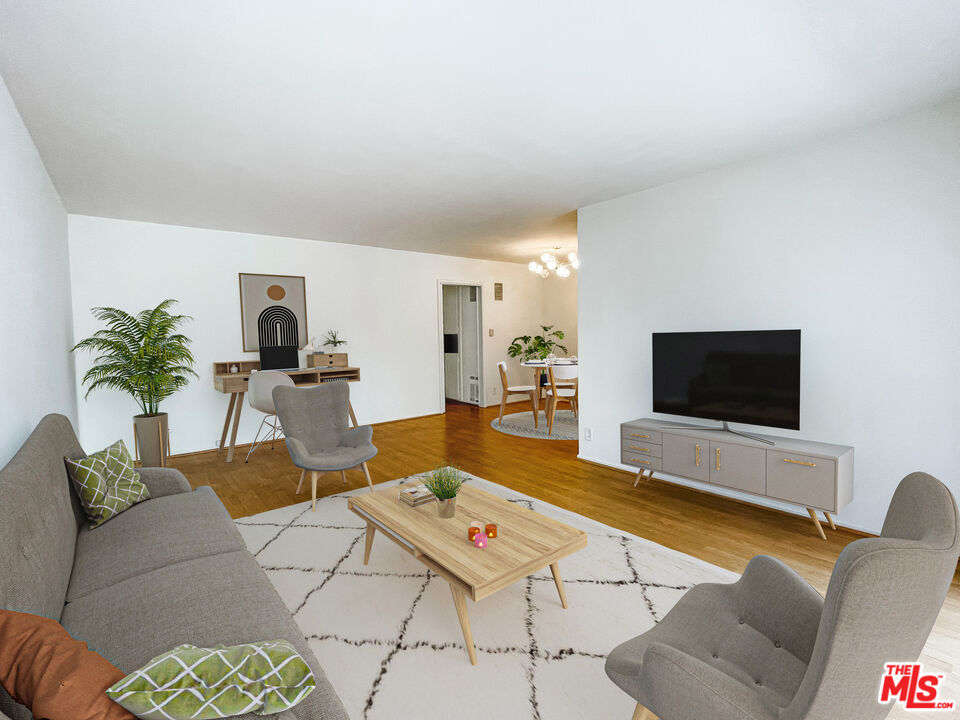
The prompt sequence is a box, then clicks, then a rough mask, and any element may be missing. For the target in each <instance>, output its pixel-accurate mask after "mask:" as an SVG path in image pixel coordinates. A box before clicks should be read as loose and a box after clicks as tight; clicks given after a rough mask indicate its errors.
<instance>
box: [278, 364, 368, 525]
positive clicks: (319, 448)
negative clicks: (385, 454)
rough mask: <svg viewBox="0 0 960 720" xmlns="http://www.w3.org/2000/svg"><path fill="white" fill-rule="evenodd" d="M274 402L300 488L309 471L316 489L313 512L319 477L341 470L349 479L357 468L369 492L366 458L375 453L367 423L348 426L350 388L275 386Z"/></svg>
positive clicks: (339, 385)
mask: <svg viewBox="0 0 960 720" xmlns="http://www.w3.org/2000/svg"><path fill="white" fill-rule="evenodd" d="M273 403H274V406H275V407H276V410H277V417H278V418H279V419H280V424H281V425H282V426H283V433H284V435H286V438H287V451H288V452H289V453H290V459H291V460H293V464H294V465H296V466H297V467H298V468H300V470H301V472H300V484H299V485H297V492H298V493H299V492H300V488H301V487H302V486H303V478H304V476H305V475H306V473H307V471H310V482H311V485H312V486H313V510H314V512H316V509H317V479H318V477H319V476H320V475H321V474H323V473H328V472H337V471H339V472H340V476H341V477H342V478H343V481H344V482H346V481H347V476H346V472H345V471H346V470H349V469H351V468H355V467H357V466H359V467H360V468H361V469H362V470H363V474H364V475H365V476H366V478H367V484H368V485H369V486H370V491H371V492H373V481H372V480H371V479H370V471H369V470H368V469H367V460H369V459H370V458H372V457H373V456H374V455H376V454H377V448H376V447H374V445H373V443H372V442H371V439H372V438H373V428H372V427H370V426H369V425H364V426H362V427H355V428H350V427H348V426H347V417H348V411H349V404H350V389H349V388H348V387H347V384H346V383H345V382H331V383H324V384H322V385H316V386H314V387H309V388H296V387H283V386H280V387H275V388H274V389H273Z"/></svg>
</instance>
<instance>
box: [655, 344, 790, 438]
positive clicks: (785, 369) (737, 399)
mask: <svg viewBox="0 0 960 720" xmlns="http://www.w3.org/2000/svg"><path fill="white" fill-rule="evenodd" d="M653 410H654V412H659V413H669V414H671V415H686V416H688V417H698V418H707V419H710V420H726V421H728V422H738V423H749V424H750V425H767V426H769V427H777V428H788V429H791V430H799V429H800V331H799V330H751V331H736V332H675V333H654V334H653Z"/></svg>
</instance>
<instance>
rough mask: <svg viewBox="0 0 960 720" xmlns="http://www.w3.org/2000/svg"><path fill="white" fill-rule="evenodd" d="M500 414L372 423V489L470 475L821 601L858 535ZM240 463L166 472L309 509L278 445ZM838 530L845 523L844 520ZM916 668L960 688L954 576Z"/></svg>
mask: <svg viewBox="0 0 960 720" xmlns="http://www.w3.org/2000/svg"><path fill="white" fill-rule="evenodd" d="M508 407H509V406H508ZM513 407H514V408H515V410H514V411H515V412H518V411H521V410H522V409H523V404H522V403H514V404H513ZM498 412H499V407H491V408H485V409H481V408H477V407H474V406H471V405H464V404H460V403H451V404H449V405H448V407H447V412H446V414H444V415H431V416H427V417H422V418H414V419H410V420H400V421H396V422H390V423H381V424H378V425H375V426H374V431H373V442H374V444H375V445H376V446H377V447H378V448H379V450H380V452H379V454H378V455H377V456H376V457H375V458H374V459H373V460H371V461H370V463H369V467H370V473H371V475H372V477H373V482H374V483H379V482H385V481H388V480H394V479H396V478H400V477H404V476H407V475H412V474H414V473H418V472H422V471H424V470H429V469H431V468H432V467H434V466H436V465H437V464H440V463H443V462H446V461H451V462H453V463H454V464H456V465H457V466H459V467H460V468H462V469H463V470H466V471H467V472H469V473H472V474H474V475H477V476H479V477H482V478H486V479H487V480H490V481H492V482H495V483H499V484H501V485H505V486H507V487H511V488H513V489H514V490H517V491H519V492H522V493H526V494H528V495H533V496H535V497H538V498H540V499H541V500H545V501H547V502H549V503H553V504H554V505H558V506H560V507H563V508H567V509H569V510H572V511H574V512H577V513H580V514H582V515H586V516H588V517H591V518H593V519H595V520H597V521H599V522H602V523H605V524H607V525H611V526H613V527H615V528H619V529H621V530H625V531H626V532H629V533H633V534H634V535H639V536H641V537H644V538H647V539H649V540H652V541H654V542H656V543H659V544H661V545H664V546H666V547H670V548H673V549H675V550H679V551H680V552H684V553H688V554H690V555H694V556H696V557H699V558H702V559H703V560H706V561H707V562H710V563H713V564H715V565H719V566H720V567H724V568H727V569H728V570H733V571H735V572H742V571H743V569H744V567H745V566H746V564H747V562H748V561H749V560H750V558H752V557H753V556H755V555H760V554H765V555H772V556H773V557H776V558H779V559H780V560H783V561H784V562H785V563H787V564H788V565H790V566H791V567H792V568H794V569H795V570H796V571H797V572H799V573H800V574H801V575H802V576H803V577H804V578H806V579H807V580H808V581H809V582H810V583H811V584H812V585H813V586H814V587H816V588H817V589H818V590H819V591H820V592H821V593H823V592H826V589H827V583H828V581H829V579H830V572H831V571H832V569H833V565H834V563H835V562H836V559H837V556H838V555H839V554H840V551H841V550H843V548H844V547H845V546H846V545H847V544H848V543H850V542H852V541H853V540H856V539H858V538H859V537H861V535H860V534H858V533H854V532H851V531H847V530H843V529H838V530H829V529H828V530H827V540H826V541H824V540H821V539H820V537H819V536H818V535H817V534H816V532H815V530H814V528H813V525H812V523H811V522H810V519H809V518H807V517H805V516H804V517H799V516H793V515H789V514H786V513H781V512H777V511H774V510H769V509H766V508H761V507H757V506H753V505H748V504H745V503H739V502H735V501H731V500H727V499H724V498H720V497H717V496H715V495H711V494H709V493H706V492H698V491H696V490H692V489H689V488H685V487H681V486H679V485H673V484H671V483H668V482H660V481H658V480H653V481H650V482H647V481H643V480H641V481H640V484H639V485H638V486H637V487H636V488H634V487H633V481H634V478H635V476H634V475H633V474H632V473H627V472H623V471H620V470H614V469H612V468H606V467H602V466H598V465H594V464H591V463H587V462H584V461H582V460H578V459H577V457H576V455H577V441H575V440H570V441H565V440H550V441H547V440H539V439H531V438H519V437H513V436H510V435H505V434H503V433H499V432H497V431H495V430H493V429H492V428H490V426H489V423H490V421H491V420H492V419H494V418H496V417H497V414H498ZM508 412H509V409H508ZM244 449H245V448H244ZM244 454H245V453H242V452H240V451H239V448H238V451H237V454H236V455H235V460H234V462H233V463H230V464H227V463H226V462H225V461H224V459H225V456H224V455H218V454H217V453H216V451H211V452H207V453H197V454H193V455H182V456H177V457H175V458H173V459H172V460H173V461H172V465H173V466H174V467H177V468H179V469H180V470H182V471H183V472H184V474H185V475H186V476H187V478H188V479H189V480H190V482H191V484H192V485H194V486H195V487H196V486H200V485H210V486H211V487H212V488H213V489H214V490H215V491H216V493H217V495H218V496H219V497H220V499H221V500H222V501H223V503H224V504H225V505H226V506H227V509H228V510H229V512H230V514H231V515H232V516H233V517H242V516H245V515H253V514H255V513H259V512H263V511H265V510H271V509H273V508H277V507H282V506H284V505H290V504H292V503H296V502H302V501H303V500H307V499H309V491H307V492H306V493H301V494H300V495H297V494H296V492H295V491H296V487H297V481H298V479H299V477H300V471H299V470H298V469H297V468H295V467H294V466H293V464H292V463H291V462H290V458H289V456H288V455H287V452H286V449H285V447H284V446H283V443H282V442H277V447H276V449H275V450H271V449H270V446H269V444H265V445H263V446H261V448H260V449H258V450H257V452H256V453H254V454H253V456H252V457H251V458H250V462H249V463H248V464H244V462H243V456H244ZM347 480H348V484H347V486H344V484H343V482H342V480H341V479H340V475H339V473H330V474H328V475H325V476H323V477H322V478H321V479H320V482H319V484H318V490H317V492H318V496H319V495H329V494H333V493H337V492H341V491H342V490H343V489H344V488H345V487H349V488H359V487H361V486H364V485H366V481H365V479H364V477H363V473H362V472H360V470H355V471H351V472H348V473H347ZM838 522H840V523H841V524H842V523H843V517H842V515H841V516H840V517H839V518H838ZM922 660H923V661H924V662H926V663H927V664H928V665H930V666H931V667H935V668H936V670H937V671H938V672H944V673H945V674H948V675H949V676H950V677H949V678H948V685H949V686H950V688H951V691H952V692H953V694H952V695H947V697H948V698H952V699H956V700H958V701H960V681H958V679H957V676H956V674H954V668H956V669H957V670H958V671H960V578H958V577H955V578H954V582H953V585H952V587H951V590H950V594H949V596H948V598H947V603H946V605H945V607H944V610H943V612H941V614H940V618H939V619H938V622H937V626H936V628H935V630H934V635H933V636H931V640H930V643H928V646H927V648H926V649H925V654H924V657H923V658H922ZM895 716H896V715H895V714H893V715H891V717H895ZM913 716H914V717H922V715H916V714H914V715H913Z"/></svg>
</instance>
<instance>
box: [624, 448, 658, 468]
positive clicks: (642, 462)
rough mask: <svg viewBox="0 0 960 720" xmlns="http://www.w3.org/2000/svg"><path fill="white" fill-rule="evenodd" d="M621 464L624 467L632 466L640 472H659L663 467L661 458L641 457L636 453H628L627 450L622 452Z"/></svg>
mask: <svg viewBox="0 0 960 720" xmlns="http://www.w3.org/2000/svg"><path fill="white" fill-rule="evenodd" d="M620 462H622V463H623V464H624V465H631V466H633V467H635V468H637V469H638V470H640V469H643V470H659V469H660V467H661V465H660V458H658V457H651V456H649V455H639V454H637V453H634V452H627V451H626V450H623V451H621V453H620Z"/></svg>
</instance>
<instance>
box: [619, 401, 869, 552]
mask: <svg viewBox="0 0 960 720" xmlns="http://www.w3.org/2000/svg"><path fill="white" fill-rule="evenodd" d="M756 437H759V438H763V439H764V440H767V441H768V442H770V443H773V444H767V443H765V442H762V441H760V440H752V439H750V438H746V437H742V436H740V435H734V434H732V433H728V432H724V431H723V430H719V429H711V428H709V427H705V428H703V429H699V428H691V427H689V426H687V425H681V424H680V423H672V422H668V421H666V420H654V419H652V418H643V419H641V420H632V421H631V422H626V423H623V424H622V425H620V461H621V462H622V463H623V464H624V465H632V466H633V467H635V468H637V469H638V473H637V479H636V481H635V482H634V483H633V485H634V487H636V485H637V483H638V482H640V480H641V479H642V478H646V479H648V480H649V479H650V478H651V477H653V473H654V472H658V471H659V472H663V473H666V474H667V475H675V476H676V477H682V478H686V479H687V480H697V481H699V482H705V483H709V484H711V485H717V486H720V487H726V488H730V489H733V490H739V491H740V492H746V493H751V494H753V495H760V496H762V497H768V498H773V499H775V500H783V501H786V502H789V503H795V504H797V505H802V506H803V507H805V508H806V510H807V512H808V513H809V515H810V518H811V519H812V520H813V523H814V525H816V527H817V531H818V532H819V533H820V537H822V538H823V539H824V540H825V539H826V537H827V536H826V535H825V534H824V532H823V527H822V526H821V525H820V519H819V517H818V516H817V510H821V511H822V512H823V514H824V515H825V516H826V518H827V522H828V523H829V524H830V527H831V529H836V527H835V525H834V522H833V517H831V513H838V512H840V511H841V510H842V509H843V508H844V507H846V506H847V505H848V504H849V503H850V501H851V500H853V448H852V447H848V446H846V445H831V444H828V443H818V442H810V441H809V440H798V439H796V438H785V437H775V436H773V435H757V436H756Z"/></svg>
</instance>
